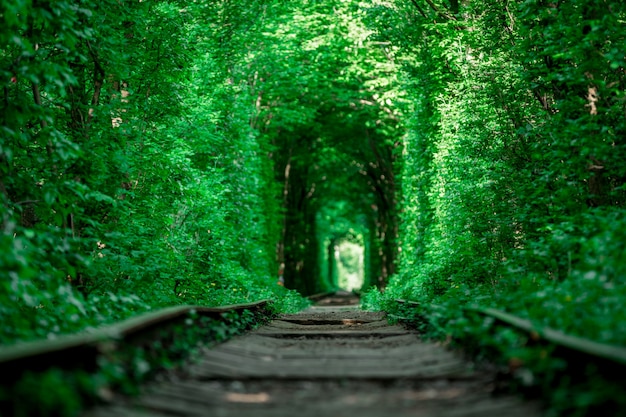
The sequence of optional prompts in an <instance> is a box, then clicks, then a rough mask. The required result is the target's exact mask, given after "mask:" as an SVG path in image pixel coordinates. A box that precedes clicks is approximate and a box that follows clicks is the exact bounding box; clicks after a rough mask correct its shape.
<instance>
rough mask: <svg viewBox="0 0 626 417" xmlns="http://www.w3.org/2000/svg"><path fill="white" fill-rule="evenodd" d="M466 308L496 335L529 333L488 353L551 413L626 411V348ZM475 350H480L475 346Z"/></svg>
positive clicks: (473, 338) (474, 339) (414, 305)
mask: <svg viewBox="0 0 626 417" xmlns="http://www.w3.org/2000/svg"><path fill="white" fill-rule="evenodd" d="M395 301H396V303H398V304H399V305H404V306H406V307H408V308H409V309H412V310H414V311H416V312H419V311H424V310H442V309H445V307H443V306H440V305H435V304H430V305H428V306H425V305H423V304H421V303H418V302H414V301H408V300H403V299H397V300H395ZM405 311H406V310H405ZM463 311H464V312H465V316H466V317H468V318H471V316H475V317H477V318H478V317H483V319H484V320H489V321H488V322H487V323H489V325H488V327H487V328H488V329H490V331H491V332H494V334H495V332H497V331H498V329H508V330H512V331H514V332H517V333H518V334H524V335H526V336H525V337H524V338H522V339H520V342H521V343H522V344H521V345H520V346H517V347H516V348H515V349H516V352H515V351H512V350H509V351H508V352H507V350H506V349H507V348H506V347H504V346H495V345H494V344H493V343H494V342H487V343H492V344H491V345H489V346H488V352H489V354H490V355H491V359H492V360H493V359H496V360H497V359H500V360H501V361H502V359H504V360H507V361H508V367H507V368H508V369H507V370H506V373H507V374H508V375H509V376H510V377H513V378H517V379H518V380H519V381H518V389H521V390H526V391H528V392H529V393H531V394H532V395H533V396H538V397H541V398H543V401H544V402H545V403H546V405H547V406H548V407H550V408H551V409H552V413H553V414H555V415H566V416H569V415H572V413H575V414H576V415H585V416H587V415H589V416H595V415H603V416H624V415H626V368H625V367H626V348H625V347H623V346H616V345H610V344H606V343H600V342H597V341H594V340H589V339H586V338H584V337H580V336H574V335H571V334H567V333H565V332H563V331H560V330H557V329H553V328H550V327H548V326H543V325H541V324H539V323H536V322H533V321H532V320H528V319H525V318H521V317H518V316H516V315H514V314H511V313H508V312H505V311H502V310H499V309H495V308H486V307H478V306H465V307H464V308H463ZM420 315H421V316H422V317H421V318H420V319H419V321H424V322H428V318H427V317H425V316H423V314H419V313H418V317H419V316H420ZM395 318H396V319H399V320H400V321H405V322H413V321H414V320H415V319H411V318H407V317H402V316H395ZM481 338H484V339H489V338H488V337H485V335H484V334H483V335H482V336H479V335H475V334H468V335H466V336H461V339H462V340H460V346H461V348H462V349H467V347H468V346H471V345H473V344H475V345H480V344H481V343H483V342H484V339H481ZM494 340H496V339H494ZM468 342H469V343H468ZM474 349H475V350H480V348H479V347H478V348H477V347H476V346H474ZM526 349H527V350H526ZM533 349H534V350H533ZM523 350H526V353H523ZM498 351H499V353H498ZM520 354H521V355H522V357H523V358H521V357H520V356H519V355H520ZM509 355H514V356H509ZM498 357H499V358H498ZM555 392H558V393H556V394H555Z"/></svg>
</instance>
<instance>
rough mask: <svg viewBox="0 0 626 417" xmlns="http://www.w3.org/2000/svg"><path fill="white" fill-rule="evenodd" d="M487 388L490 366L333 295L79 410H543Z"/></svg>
mask: <svg viewBox="0 0 626 417" xmlns="http://www.w3.org/2000/svg"><path fill="white" fill-rule="evenodd" d="M492 394H493V375H491V374H490V373H489V372H486V371H484V370H480V369H477V368H476V366H475V364H473V363H471V362H468V361H466V360H464V359H463V358H462V357H461V356H459V355H458V354H455V353H453V352H451V351H449V350H447V349H445V348H444V347H442V346H440V345H437V344H435V343H429V342H424V341H422V340H420V338H419V335H418V334H417V333H416V332H414V331H412V330H408V329H406V328H405V327H403V326H399V325H389V324H388V322H387V320H386V318H385V317H384V314H383V313H375V312H364V311H360V310H359V309H358V299H357V298H356V297H354V296H353V295H350V294H337V295H335V296H332V297H325V298H322V299H320V300H319V301H318V302H317V304H316V305H315V306H314V307H312V308H310V309H308V310H306V311H303V312H301V313H299V314H293V315H283V316H280V317H277V318H276V319H274V320H273V321H271V322H270V323H268V324H267V325H265V326H263V327H260V328H258V329H256V330H253V331H251V332H248V333H247V334H245V335H243V336H239V337H235V338H233V339H231V340H230V341H228V342H226V343H223V344H220V345H219V346H217V347H215V348H213V349H206V350H204V351H203V352H202V353H201V354H200V355H199V356H197V357H196V358H195V360H193V361H190V362H189V363H188V364H187V365H186V366H185V367H183V368H182V369H180V370H178V371H176V372H169V373H165V374H162V375H161V379H160V380H159V381H156V382H153V383H151V384H149V385H147V386H145V387H144V389H143V391H142V393H141V395H139V396H137V397H133V398H131V397H117V398H115V400H114V401H113V402H112V403H111V404H109V405H106V406H101V407H98V408H95V409H92V410H90V411H88V412H86V413H85V414H84V416H85V417H124V416H128V417H130V416H132V417H140V416H141V417H148V416H154V417H157V416H206V415H212V416H223V417H230V416H247V415H251V416H252V415H254V416H260V417H263V416H290V417H291V416H293V415H294V414H297V415H298V416H300V417H308V416H311V417H313V416H315V417H317V416H320V415H340V416H343V415H350V414H353V413H356V414H358V415H359V416H360V417H369V416H372V417H373V416H387V415H394V416H416V415H419V416H450V417H452V416H481V417H484V416H503V415H507V416H509V417H514V416H524V417H530V416H534V415H537V416H538V415H540V410H539V406H538V405H537V404H534V403H527V402H524V401H522V400H521V399H519V398H517V397H513V396H494V395H492Z"/></svg>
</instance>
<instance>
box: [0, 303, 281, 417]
mask: <svg viewBox="0 0 626 417" xmlns="http://www.w3.org/2000/svg"><path fill="white" fill-rule="evenodd" d="M273 314H274V313H273V311H272V310H271V302H270V301H269V300H261V301H258V302H253V303H246V304H236V305H227V306H221V307H205V306H195V305H185V306H176V307H169V308H164V309H159V310H156V311H152V312H148V313H144V314H140V315H137V316H135V317H132V318H129V319H127V320H124V321H121V322H119V323H115V324H112V325H108V326H103V327H101V328H98V329H94V330H93V331H89V332H83V333H79V334H72V335H63V336H59V337H57V338H55V339H50V340H37V341H31V342H23V343H17V344H15V345H11V346H6V347H0V415H2V416H10V415H29V416H30V415H35V414H37V413H39V412H41V414H42V415H57V414H56V413H55V412H54V410H40V409H39V408H32V409H30V408H28V407H29V406H30V404H21V403H23V402H24V401H23V400H22V399H18V400H15V401H14V400H13V399H12V398H8V397H10V396H11V395H16V392H15V390H16V389H18V390H19V389H20V388H15V387H16V386H19V385H20V383H22V382H23V381H24V378H30V380H31V381H35V382H34V384H35V385H34V386H30V387H27V388H25V389H27V390H30V389H33V390H45V389H49V387H44V386H41V387H38V386H37V384H38V381H39V380H40V379H45V378H44V375H45V373H46V372H57V371H61V372H63V373H62V374H60V375H62V376H61V377H60V378H64V377H65V376H71V375H72V373H80V374H81V375H83V376H84V375H95V374H97V373H98V372H101V370H102V368H103V367H106V366H108V365H110V364H113V366H116V367H118V368H126V369H125V370H123V371H118V372H121V373H122V374H126V373H128V374H134V376H133V378H139V377H140V376H141V377H142V376H143V375H140V376H137V375H136V374H137V372H136V371H132V370H129V369H128V368H131V367H132V366H134V364H133V363H132V362H133V361H135V360H136V359H138V358H140V359H141V361H142V363H143V364H144V366H143V367H144V368H146V365H145V364H146V363H148V365H149V366H150V368H146V369H144V370H143V371H142V372H143V373H145V374H148V373H154V372H155V371H156V370H158V369H159V368H161V367H162V366H163V364H162V363H159V362H161V361H166V360H167V361H170V360H178V359H180V358H181V357H183V356H184V354H185V352H182V351H183V350H188V349H189V347H190V344H191V343H195V342H196V341H197V340H196V339H201V340H202V341H203V342H204V343H205V344H210V343H211V341H212V340H207V339H220V340H216V341H221V340H223V339H224V337H226V336H227V334H229V333H233V332H234V330H231V328H233V329H234V328H236V327H237V326H239V327H241V330H245V328H247V327H249V325H251V324H253V322H255V321H266V319H267V318H269V317H271V316H272V315H273ZM217 324H219V325H220V334H215V330H214V328H217V327H216V326H217ZM229 326H230V327H229ZM212 332H213V333H212ZM185 343H187V345H186V344H185ZM146 361H148V362H146ZM149 361H152V362H151V363H149ZM129 378H130V377H129ZM117 382H118V381H106V383H112V384H115V383H117ZM133 382H134V383H137V382H140V381H133ZM31 385H32V382H31ZM68 385H71V384H70V382H69V381H68ZM107 389H108V388H107ZM22 391H23V389H22ZM25 394H26V395H27V394H28V393H24V392H20V393H19V395H20V396H24V395H25ZM39 394H40V393H39V392H34V393H32V397H31V399H32V400H33V401H38V398H37V395H39ZM91 395H93V396H98V395H99V394H98V393H93V392H81V393H80V394H79V396H91ZM94 399H95V400H97V398H91V399H89V400H87V403H90V402H91V401H93V400H94ZM79 400H80V399H79ZM24 407H26V408H25V409H23V408H24ZM25 410H26V411H25ZM37 410H39V411H37Z"/></svg>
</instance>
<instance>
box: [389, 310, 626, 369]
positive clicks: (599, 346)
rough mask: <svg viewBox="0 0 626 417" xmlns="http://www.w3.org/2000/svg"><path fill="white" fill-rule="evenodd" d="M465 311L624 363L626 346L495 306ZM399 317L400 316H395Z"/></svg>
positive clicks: (533, 336) (567, 346) (535, 337)
mask: <svg viewBox="0 0 626 417" xmlns="http://www.w3.org/2000/svg"><path fill="white" fill-rule="evenodd" d="M395 301H396V302H397V303H399V304H407V305H411V306H415V307H417V306H420V303H417V302H415V301H409V300H402V299H397V300H395ZM430 307H433V308H436V309H442V308H444V307H442V306H439V305H436V304H433V305H430ZM464 309H465V310H466V311H470V312H474V313H478V314H481V315H483V316H487V317H491V318H493V319H495V320H497V321H499V322H501V323H504V324H507V325H509V326H511V327H514V328H516V329H518V330H522V331H525V332H527V333H529V334H531V336H532V338H533V339H534V340H539V339H543V340H545V341H547V342H550V343H552V344H554V345H556V346H561V347H564V348H567V349H570V350H574V351H578V352H581V353H584V354H587V355H591V356H595V357H598V358H602V359H607V360H609V361H612V362H617V363H620V364H622V365H626V348H625V347H622V346H616V345H609V344H606V343H600V342H596V341H593V340H589V339H585V338H583V337H579V336H572V335H569V334H567V333H564V332H562V331H559V330H555V329H552V328H550V327H546V326H540V325H537V324H536V323H533V322H532V321H531V320H527V319H523V318H521V317H517V316H515V315H513V314H510V313H507V312H504V311H502V310H498V309H495V308H483V307H475V306H468V307H464ZM397 318H401V317H397Z"/></svg>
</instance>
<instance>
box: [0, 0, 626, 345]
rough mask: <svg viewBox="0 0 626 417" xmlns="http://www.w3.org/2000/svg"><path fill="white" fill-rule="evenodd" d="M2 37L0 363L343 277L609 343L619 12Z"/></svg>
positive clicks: (275, 4) (282, 296)
mask: <svg viewBox="0 0 626 417" xmlns="http://www.w3.org/2000/svg"><path fill="white" fill-rule="evenodd" d="M0 15H1V16H2V19H3V22H4V24H3V26H2V28H1V29H0V40H1V42H0V51H1V52H2V53H1V54H0V79H1V80H2V85H3V89H2V99H1V100H0V132H1V134H0V204H1V205H2V219H1V222H2V223H1V226H2V229H1V233H0V271H1V273H2V275H3V276H4V279H3V280H2V283H0V318H1V319H2V323H3V325H2V328H1V329H0V342H2V343H12V342H14V341H17V340H22V339H28V338H42V337H48V336H49V335H53V334H56V333H62V332H72V331H77V330H80V329H84V328H86V327H89V326H97V325H99V324H101V323H104V322H108V321H113V320H117V319H120V318H122V317H126V316H129V315H131V314H134V313H136V312H139V311H144V310H147V309H150V308H156V307H160V306H166V305H172V304H181V303H186V304H208V305H215V304H224V303H230V302H236V301H243V300H255V299H260V298H268V297H269V298H274V299H276V300H277V302H278V303H279V304H280V305H281V306H282V307H281V308H284V309H289V308H292V309H296V308H298V307H299V306H301V305H302V304H301V303H302V301H301V299H300V298H299V296H298V295H297V292H299V293H301V294H312V293H316V292H321V291H325V290H328V289H333V288H337V287H338V286H339V284H340V280H339V278H338V277H339V274H346V273H351V274H352V273H354V274H356V275H359V274H360V276H361V277H362V280H363V289H364V290H366V289H367V288H370V287H375V288H377V289H382V290H384V291H385V293H384V296H381V295H379V292H378V290H376V291H375V292H371V293H369V295H368V297H369V298H370V299H372V300H373V299H380V297H383V298H385V299H393V298H394V297H403V298H408V299H414V300H419V301H423V302H427V303H439V304H444V305H450V306H452V305H457V304H464V303H466V304H471V303H479V304H484V305H489V306H506V307H507V308H508V309H511V310H513V311H516V312H518V313H519V314H521V315H523V316H526V317H530V318H533V319H538V320H542V322H544V323H545V324H548V325H552V326H555V327H559V328H562V329H563V330H571V331H573V332H575V333H579V334H582V333H587V334H589V335H591V336H592V337H594V338H597V339H602V340H608V341H612V342H615V343H625V342H626V341H625V340H624V339H623V336H621V335H623V334H625V333H624V332H621V331H619V329H621V327H622V326H623V323H624V322H626V320H622V315H623V313H622V312H621V309H620V306H621V304H622V302H623V300H624V299H626V292H625V290H624V288H625V287H624V279H625V278H626V269H625V268H626V258H625V257H626V250H625V249H624V242H625V241H626V237H625V236H623V235H624V233H625V232H624V231H625V230H626V224H624V222H625V220H624V218H625V217H624V214H625V207H624V205H625V193H624V184H625V181H626V171H625V170H626V165H625V164H624V163H623V161H624V160H625V156H626V155H625V152H626V146H625V143H624V137H625V133H626V132H625V129H626V122H625V117H624V116H625V110H626V109H625V97H626V95H625V85H624V82H625V72H624V71H625V70H624V68H625V66H626V63H625V62H626V57H625V55H624V46H625V40H626V25H625V23H624V22H625V21H626V6H625V5H623V4H622V2H621V1H617V0H613V1H610V0H602V1H600V0H581V1H576V2H563V1H557V2H546V1H544V0H525V1H517V2H514V1H491V0H489V1H483V2H468V1H457V0H369V1H365V0H363V1H357V0H323V1H322V0H297V1H290V2H281V1H275V0H253V1H250V0H245V1H244V0H229V1H224V2H210V1H208V2H202V1H191V2H189V1H177V0H161V1H157V2H143V1H129V0H120V1H110V0H105V1H94V0H80V1H78V2H76V1H73V2H70V1H62V0H59V1H55V2H44V1H40V0H33V1H8V0H0ZM342 244H343V246H341V245H342ZM340 247H342V248H348V247H350V248H351V249H345V250H346V251H345V252H342V253H343V254H342V255H338V253H339V252H340V251H339V249H338V248H340ZM359 253H362V254H363V255H362V257H363V259H362V260H359V259H360V258H359V257H360V256H361V255H359ZM357 270H358V271H357ZM346 271H350V272H346ZM355 271H357V272H358V273H357V272H355ZM282 279H284V286H283V285H279V284H283V282H281V280H282ZM341 282H344V281H343V278H342V280H341ZM294 290H297V292H296V291H294ZM581 312H584V314H580V313H581ZM608 318H610V319H608Z"/></svg>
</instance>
